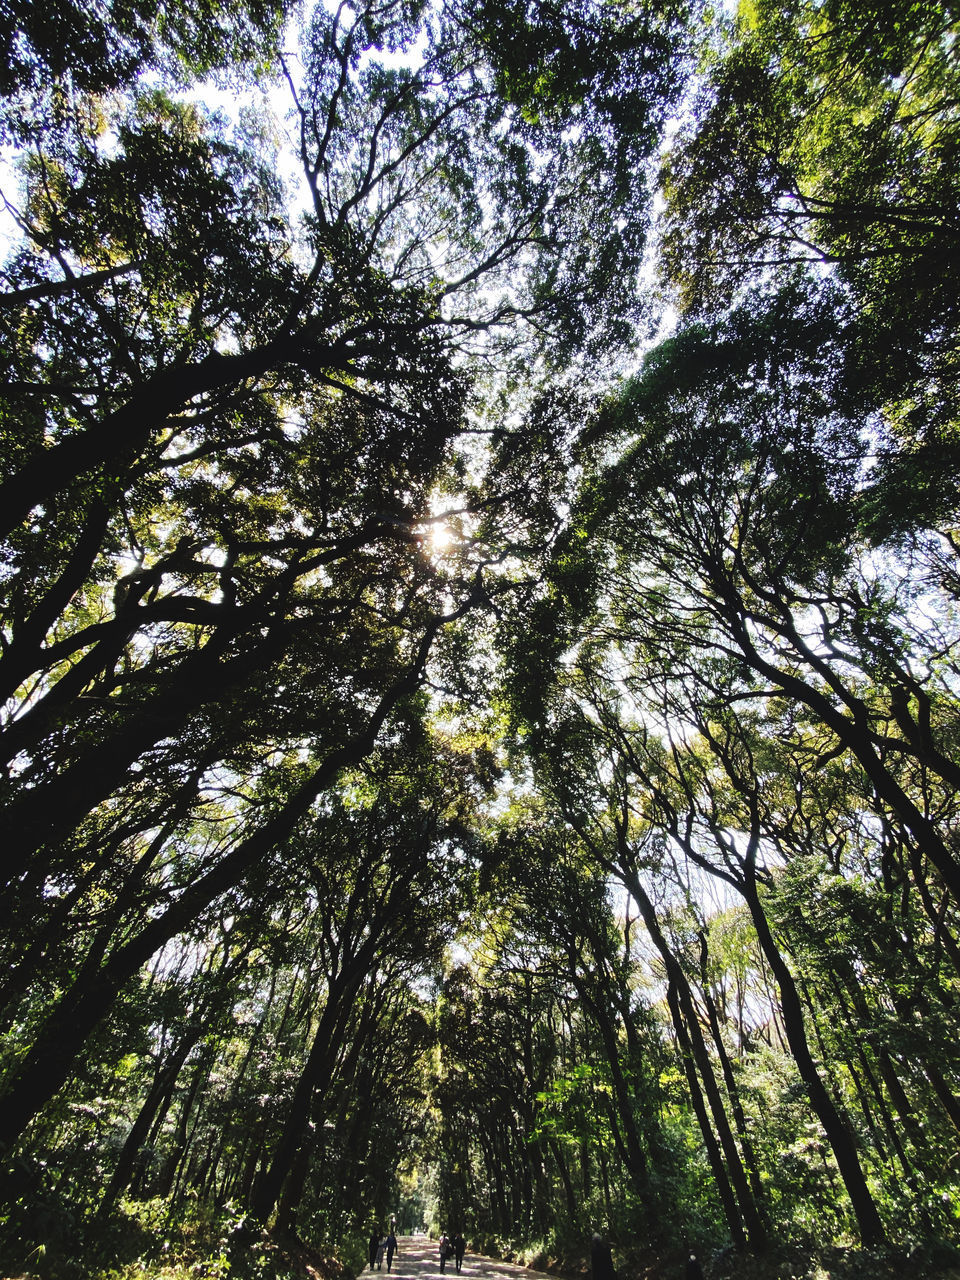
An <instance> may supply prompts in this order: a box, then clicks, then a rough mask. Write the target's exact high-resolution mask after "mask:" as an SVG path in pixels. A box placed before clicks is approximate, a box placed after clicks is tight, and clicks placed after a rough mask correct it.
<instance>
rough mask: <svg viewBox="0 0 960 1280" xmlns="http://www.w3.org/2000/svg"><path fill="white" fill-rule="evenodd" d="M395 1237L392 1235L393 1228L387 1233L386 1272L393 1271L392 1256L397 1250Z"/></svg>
mask: <svg viewBox="0 0 960 1280" xmlns="http://www.w3.org/2000/svg"><path fill="white" fill-rule="evenodd" d="M399 1248H400V1246H399V1245H398V1244H397V1237H396V1236H395V1235H394V1234H393V1227H392V1226H391V1227H390V1230H389V1231H388V1232H387V1271H388V1272H389V1271H391V1270H392V1269H393V1255H394V1254H395V1253H396V1252H397V1251H398V1250H399Z"/></svg>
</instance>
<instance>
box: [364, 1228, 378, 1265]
mask: <svg viewBox="0 0 960 1280" xmlns="http://www.w3.org/2000/svg"><path fill="white" fill-rule="evenodd" d="M379 1248H380V1228H379V1227H374V1229H373V1230H372V1231H371V1233H370V1239H369V1241H368V1242H367V1258H368V1259H369V1262H370V1270H371V1271H372V1270H373V1268H374V1267H375V1266H376V1265H377V1250H378V1249H379Z"/></svg>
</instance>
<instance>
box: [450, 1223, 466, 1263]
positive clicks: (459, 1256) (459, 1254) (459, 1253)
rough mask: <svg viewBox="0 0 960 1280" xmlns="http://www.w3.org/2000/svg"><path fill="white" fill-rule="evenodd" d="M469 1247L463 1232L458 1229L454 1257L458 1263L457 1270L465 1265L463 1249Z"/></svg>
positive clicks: (454, 1241)
mask: <svg viewBox="0 0 960 1280" xmlns="http://www.w3.org/2000/svg"><path fill="white" fill-rule="evenodd" d="M466 1247H467V1242H466V1240H464V1238H463V1232H462V1231H458V1232H457V1234H456V1235H455V1236H454V1237H453V1259H454V1262H456V1264H457V1270H458V1271H459V1270H460V1268H461V1267H462V1266H463V1251H464V1249H466Z"/></svg>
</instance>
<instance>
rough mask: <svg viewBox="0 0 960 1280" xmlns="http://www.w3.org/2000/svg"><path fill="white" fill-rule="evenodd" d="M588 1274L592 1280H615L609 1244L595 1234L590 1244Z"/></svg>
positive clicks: (615, 1275)
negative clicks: (589, 1273)
mask: <svg viewBox="0 0 960 1280" xmlns="http://www.w3.org/2000/svg"><path fill="white" fill-rule="evenodd" d="M590 1272H591V1274H592V1276H593V1280H617V1273H616V1272H615V1271H614V1269H613V1254H612V1253H611V1252H610V1244H609V1242H608V1241H606V1240H604V1238H603V1236H601V1235H599V1234H598V1233H596V1232H595V1233H594V1237H593V1240H592V1242H591V1244H590Z"/></svg>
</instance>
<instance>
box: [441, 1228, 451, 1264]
mask: <svg viewBox="0 0 960 1280" xmlns="http://www.w3.org/2000/svg"><path fill="white" fill-rule="evenodd" d="M449 1253H450V1241H449V1240H448V1239H447V1233H446V1232H445V1231H444V1232H442V1233H441V1235H440V1270H441V1271H446V1269H447V1257H448V1255H449Z"/></svg>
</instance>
